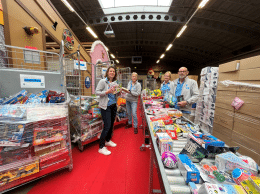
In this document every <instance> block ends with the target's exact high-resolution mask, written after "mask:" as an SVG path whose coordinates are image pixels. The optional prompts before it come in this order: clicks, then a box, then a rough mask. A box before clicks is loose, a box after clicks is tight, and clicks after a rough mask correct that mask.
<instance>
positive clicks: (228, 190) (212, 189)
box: [198, 183, 246, 194]
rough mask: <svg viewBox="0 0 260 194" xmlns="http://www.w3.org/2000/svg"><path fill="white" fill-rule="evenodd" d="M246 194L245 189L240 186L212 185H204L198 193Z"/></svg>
mask: <svg viewBox="0 0 260 194" xmlns="http://www.w3.org/2000/svg"><path fill="white" fill-rule="evenodd" d="M212 193H221V194H222V193H223V194H246V192H245V191H244V189H243V188H242V187H241V186H239V185H225V184H223V185H222V184H210V183H204V184H203V185H202V186H201V187H200V188H199V191H198V194H212Z"/></svg>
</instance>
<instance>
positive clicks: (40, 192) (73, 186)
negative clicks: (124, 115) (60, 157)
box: [28, 125, 150, 194]
mask: <svg viewBox="0 0 260 194" xmlns="http://www.w3.org/2000/svg"><path fill="white" fill-rule="evenodd" d="M112 140H113V141H114V142H116V143H117V144H118V146H117V147H115V148H109V150H111V152H112V154H111V155H110V156H104V155H101V154H99V153H98V142H94V143H92V144H91V145H87V146H86V147H85V149H84V151H83V152H80V151H79V150H78V148H77V147H75V148H74V149H73V164H74V168H73V170H72V172H69V171H68V170H62V171H60V172H57V173H55V174H53V175H50V176H47V177H45V178H43V179H41V180H40V181H39V182H38V183H37V184H36V185H35V186H34V187H33V188H32V189H31V190H30V192H28V193H29V194H46V193H48V194H51V193H55V194H57V193H62V194H69V193H77V194H81V193H91V194H98V193H102V194H106V193H107V194H108V193H113V194H124V193H126V194H133V193H135V194H138V193H140V194H145V193H148V185H149V157H150V155H149V151H148V150H147V151H140V149H139V148H140V146H141V144H142V143H143V142H144V138H143V133H142V131H141V130H139V133H138V134H137V135H135V134H134V130H133V128H131V129H124V126H122V125H121V127H120V128H118V129H116V130H115V131H114V136H113V139H112Z"/></svg>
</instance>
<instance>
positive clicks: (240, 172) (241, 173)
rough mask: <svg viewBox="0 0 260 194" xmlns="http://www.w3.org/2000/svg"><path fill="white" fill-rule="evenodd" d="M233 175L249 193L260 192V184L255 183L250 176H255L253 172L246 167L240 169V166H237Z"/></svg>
mask: <svg viewBox="0 0 260 194" xmlns="http://www.w3.org/2000/svg"><path fill="white" fill-rule="evenodd" d="M232 177H233V179H234V181H235V182H236V183H237V184H238V185H241V186H242V187H243V188H244V189H245V190H246V192H247V193H248V194H251V193H254V194H255V193H259V194H260V188H259V186H258V185H257V186H256V185H255V183H254V182H253V181H252V180H253V179H252V178H251V179H250V177H253V178H255V177H254V176H253V175H252V173H250V172H248V171H246V170H244V169H240V168H236V169H234V170H233V172H232Z"/></svg>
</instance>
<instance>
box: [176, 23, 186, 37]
mask: <svg viewBox="0 0 260 194" xmlns="http://www.w3.org/2000/svg"><path fill="white" fill-rule="evenodd" d="M186 28H187V26H186V25H185V26H183V27H182V29H181V31H180V32H179V33H178V34H177V36H176V37H177V38H179V37H180V36H181V35H182V33H183V32H184V30H185V29H186Z"/></svg>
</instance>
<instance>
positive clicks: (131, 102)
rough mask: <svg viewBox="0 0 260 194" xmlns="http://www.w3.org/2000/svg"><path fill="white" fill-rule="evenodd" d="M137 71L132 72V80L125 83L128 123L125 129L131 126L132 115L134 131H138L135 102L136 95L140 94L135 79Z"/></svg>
mask: <svg viewBox="0 0 260 194" xmlns="http://www.w3.org/2000/svg"><path fill="white" fill-rule="evenodd" d="M137 76H138V75H137V73H135V72H133V73H132V81H130V82H129V83H128V85H127V89H128V91H127V94H126V109H127V116H128V123H127V125H126V127H125V128H126V129H128V128H131V127H132V117H133V120H134V133H135V134H137V133H138V128H137V125H138V120H137V102H138V97H139V95H140V94H141V84H140V83H139V82H138V81H137Z"/></svg>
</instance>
